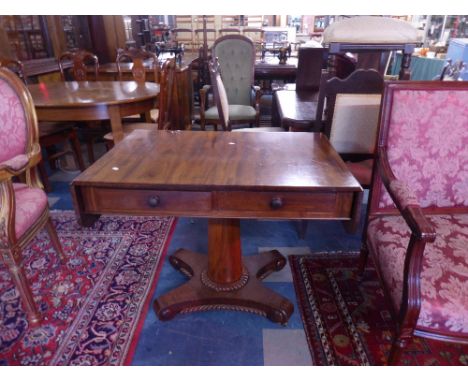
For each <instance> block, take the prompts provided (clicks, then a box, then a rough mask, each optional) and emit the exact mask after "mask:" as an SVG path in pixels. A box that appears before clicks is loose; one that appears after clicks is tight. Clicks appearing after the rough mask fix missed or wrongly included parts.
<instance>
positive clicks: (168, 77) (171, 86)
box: [104, 58, 179, 148]
mask: <svg viewBox="0 0 468 382" xmlns="http://www.w3.org/2000/svg"><path fill="white" fill-rule="evenodd" d="M175 72H176V63H175V59H173V58H172V59H168V60H166V61H165V62H164V64H163V66H162V69H161V72H160V83H159V86H160V91H159V95H158V101H159V103H158V110H159V114H158V120H157V123H126V124H124V125H123V129H124V136H126V135H128V134H130V133H131V132H133V131H135V130H137V129H145V130H152V129H158V130H171V128H172V126H175V125H176V124H175V123H174V122H173V121H174V118H175V117H176V116H177V114H178V113H179V109H178V103H177V102H174V101H173V100H174V99H177V86H176V83H175ZM104 139H105V140H106V141H107V143H108V148H110V147H112V146H113V141H114V137H113V135H112V132H110V133H108V134H106V135H105V136H104Z"/></svg>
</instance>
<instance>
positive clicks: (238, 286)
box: [153, 219, 294, 324]
mask: <svg viewBox="0 0 468 382" xmlns="http://www.w3.org/2000/svg"><path fill="white" fill-rule="evenodd" d="M208 241H209V243H208V256H206V255H203V254H199V253H195V252H191V251H188V250H185V249H179V250H178V251H177V252H176V253H175V254H174V255H172V256H171V257H170V258H169V261H170V263H171V264H172V266H173V267H174V268H176V269H177V270H179V271H180V272H181V273H183V274H184V275H186V276H187V277H189V280H188V281H187V282H186V283H185V284H183V285H182V286H180V287H178V288H176V289H173V290H172V291H169V292H168V293H166V294H164V295H162V296H160V297H158V298H157V299H156V300H155V301H154V305H153V307H154V310H155V312H156V314H157V315H158V317H159V319H160V320H170V319H172V318H173V317H174V316H175V315H177V314H178V313H190V312H196V311H204V310H219V309H229V310H236V311H243V312H249V313H255V314H259V315H262V316H266V317H267V318H268V319H270V320H271V321H274V322H279V323H281V324H286V323H287V322H288V320H289V317H290V316H291V314H292V312H293V309H294V308H293V305H292V303H291V302H290V301H289V300H287V299H286V298H284V297H282V296H281V295H279V294H277V293H275V292H273V291H272V290H270V289H268V288H266V287H265V286H264V285H263V284H262V282H261V280H262V279H264V278H265V277H266V276H267V275H269V274H270V273H271V272H275V271H279V270H280V269H282V268H283V267H284V266H285V264H286V259H285V258H284V257H283V256H282V255H281V254H280V253H279V252H278V251H268V252H264V253H261V254H259V255H255V256H246V257H244V258H242V254H241V245H240V227H239V219H210V220H209V222H208ZM242 260H243V261H242Z"/></svg>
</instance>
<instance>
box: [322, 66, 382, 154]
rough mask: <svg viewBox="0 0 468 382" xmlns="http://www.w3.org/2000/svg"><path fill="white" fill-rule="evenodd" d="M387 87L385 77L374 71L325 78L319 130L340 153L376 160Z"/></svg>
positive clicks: (360, 71)
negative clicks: (378, 132) (382, 99)
mask: <svg viewBox="0 0 468 382" xmlns="http://www.w3.org/2000/svg"><path fill="white" fill-rule="evenodd" d="M383 86H384V81H383V78H382V76H381V75H380V74H379V73H378V72H377V71H376V70H372V69H371V70H363V69H359V70H356V71H355V72H353V73H352V74H351V75H350V76H348V77H347V78H345V79H340V78H337V77H333V78H331V79H328V78H327V77H326V76H323V78H322V83H321V86H320V95H319V101H318V105H317V118H316V121H317V124H318V126H317V129H318V130H321V131H323V132H324V133H325V134H326V135H327V136H328V137H329V139H330V142H331V144H332V146H333V147H334V148H335V150H336V151H337V152H338V153H340V154H342V155H348V156H350V157H351V156H359V157H360V159H366V158H371V157H373V155H374V153H375V147H376V142H377V129H378V125H379V123H378V122H379V118H378V117H379V110H380V101H381V97H382V91H383ZM361 157H362V158H361ZM356 159H359V158H356Z"/></svg>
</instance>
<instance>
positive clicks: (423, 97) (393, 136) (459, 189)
mask: <svg viewBox="0 0 468 382" xmlns="http://www.w3.org/2000/svg"><path fill="white" fill-rule="evenodd" d="M467 105H468V83H466V82H436V81H431V82H396V83H388V84H386V87H385V90H384V95H383V99H382V110H381V115H380V132H379V139H378V157H377V166H376V168H377V169H378V170H377V169H376V170H374V171H375V173H374V176H373V185H372V188H371V194H370V201H369V203H370V206H369V216H368V221H367V222H366V226H365V231H364V232H365V234H364V245H363V250H362V257H361V260H362V261H361V270H362V269H363V267H364V265H365V263H366V260H367V254H368V253H370V254H371V255H372V258H373V260H374V263H375V264H376V267H377V271H378V273H379V275H380V279H381V281H382V284H383V286H384V290H385V291H386V294H387V297H388V300H389V303H390V305H391V307H392V308H393V315H394V319H395V321H396V334H395V337H394V341H393V345H392V349H391V352H390V356H389V361H388V362H389V363H390V364H396V363H398V361H399V357H400V354H401V352H402V351H403V350H404V348H405V347H406V346H407V345H408V344H409V343H410V342H411V339H412V337H413V336H420V337H426V338H431V339H435V340H442V341H449V342H459V343H464V344H468V303H467V302H468V150H467V147H468V107H467ZM377 171H378V173H377Z"/></svg>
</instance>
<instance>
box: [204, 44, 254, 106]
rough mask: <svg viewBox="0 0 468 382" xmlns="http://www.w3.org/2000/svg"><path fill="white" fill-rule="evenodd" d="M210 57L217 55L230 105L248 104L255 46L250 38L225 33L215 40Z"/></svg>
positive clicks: (252, 78) (249, 102)
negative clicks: (225, 34)
mask: <svg viewBox="0 0 468 382" xmlns="http://www.w3.org/2000/svg"><path fill="white" fill-rule="evenodd" d="M212 57H217V58H218V60H219V64H220V72H221V73H222V79H223V82H224V87H225V88H226V93H227V98H228V101H229V104H230V105H250V104H251V96H252V95H251V85H253V80H254V65H255V47H254V44H253V42H252V40H251V39H249V38H248V37H245V36H241V35H227V36H223V37H220V38H219V39H217V40H216V41H215V43H214V44H213V48H212Z"/></svg>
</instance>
